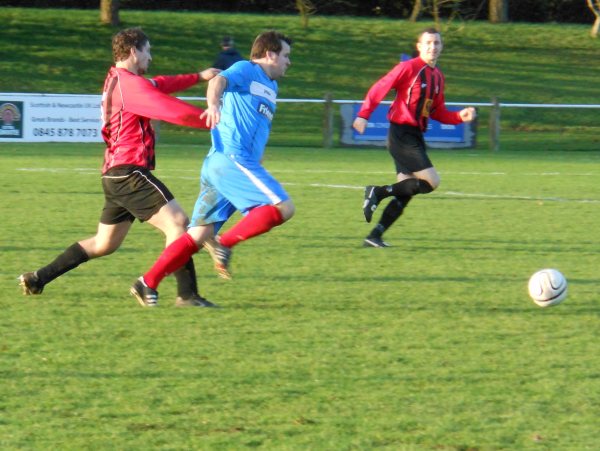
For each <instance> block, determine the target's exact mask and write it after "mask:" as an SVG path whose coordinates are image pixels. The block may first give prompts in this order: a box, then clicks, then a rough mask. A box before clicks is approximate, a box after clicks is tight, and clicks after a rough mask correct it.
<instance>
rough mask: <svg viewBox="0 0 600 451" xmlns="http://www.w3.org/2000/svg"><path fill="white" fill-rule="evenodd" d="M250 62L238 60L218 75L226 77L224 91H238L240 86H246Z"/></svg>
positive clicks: (248, 79) (248, 78)
mask: <svg viewBox="0 0 600 451" xmlns="http://www.w3.org/2000/svg"><path fill="white" fill-rule="evenodd" d="M251 70H252V63H251V62H250V61H238V62H237V63H235V64H233V65H232V66H231V67H229V69H227V70H224V71H223V72H221V73H220V74H219V75H220V76H222V77H225V78H226V79H227V87H226V88H225V91H238V90H239V88H240V87H242V86H248V82H249V81H250V74H251Z"/></svg>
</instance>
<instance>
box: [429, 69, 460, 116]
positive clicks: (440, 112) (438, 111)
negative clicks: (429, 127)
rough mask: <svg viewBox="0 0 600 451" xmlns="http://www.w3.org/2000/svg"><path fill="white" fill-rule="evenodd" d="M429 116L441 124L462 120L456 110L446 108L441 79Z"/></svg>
mask: <svg viewBox="0 0 600 451" xmlns="http://www.w3.org/2000/svg"><path fill="white" fill-rule="evenodd" d="M430 116H431V118H432V119H435V120H436V121H438V122H441V123H442V124H451V125H456V124H460V123H462V121H463V120H462V118H461V117H460V114H459V112H458V111H450V110H448V109H447V108H446V99H445V98H444V85H443V80H442V87H441V91H440V94H439V95H438V96H436V99H435V102H434V103H433V105H432V106H431V113H430Z"/></svg>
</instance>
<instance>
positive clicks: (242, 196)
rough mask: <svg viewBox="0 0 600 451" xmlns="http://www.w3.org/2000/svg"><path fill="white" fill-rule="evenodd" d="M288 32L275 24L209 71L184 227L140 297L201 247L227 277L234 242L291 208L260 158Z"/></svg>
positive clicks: (144, 281)
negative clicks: (205, 143) (239, 57)
mask: <svg viewBox="0 0 600 451" xmlns="http://www.w3.org/2000/svg"><path fill="white" fill-rule="evenodd" d="M291 43H292V41H291V39H289V38H288V37H287V36H285V35H283V34H281V33H279V32H277V31H267V32H264V33H261V34H260V35H258V36H257V38H256V39H255V40H254V44H253V45H252V51H251V54H250V61H239V62H237V63H235V64H234V65H233V66H231V67H230V68H229V69H227V70H225V71H223V72H221V73H220V74H218V75H217V76H216V77H215V78H213V79H212V80H211V81H210V82H209V84H208V89H207V92H206V97H207V104H208V108H207V109H206V110H205V112H204V113H203V114H202V116H201V117H202V118H204V117H206V121H207V124H208V126H209V127H211V128H212V131H211V133H212V147H211V149H210V151H209V152H208V155H207V156H206V159H205V160H204V164H203V166H202V171H201V176H200V194H199V196H198V199H197V201H196V205H195V206H194V214H193V216H192V220H191V223H190V226H189V228H188V231H187V233H185V234H184V235H183V236H182V237H181V238H179V239H177V240H176V241H175V242H173V243H172V244H170V245H169V246H168V247H167V248H166V249H165V250H164V251H163V253H162V254H161V256H160V257H159V258H158V260H157V261H156V262H155V263H154V265H153V266H152V268H151V269H150V270H149V271H148V272H147V273H146V274H144V276H143V277H140V278H139V279H138V280H137V281H136V282H135V284H134V285H133V286H132V287H131V293H132V294H133V295H134V296H136V297H137V298H138V299H140V298H141V299H144V298H145V297H146V296H153V297H157V296H158V293H157V292H156V290H157V288H158V284H159V283H160V281H161V280H162V279H163V278H164V277H165V276H167V275H168V274H171V273H172V272H174V271H176V270H177V269H178V268H179V267H180V266H182V265H183V264H185V262H187V261H188V260H189V258H190V256H191V255H193V254H194V253H196V252H197V251H198V250H199V249H200V248H201V247H202V246H204V247H206V249H207V250H208V251H209V253H210V255H211V257H212V258H213V261H214V263H215V269H216V270H217V272H218V273H219V275H220V276H221V277H223V278H226V279H229V278H231V274H230V272H229V261H230V258H231V248H232V247H234V246H235V245H236V244H238V243H239V242H240V241H244V240H247V239H249V238H252V237H254V236H257V235H261V234H263V233H266V232H268V231H269V230H271V229H272V228H273V227H276V226H278V225H280V224H283V223H284V222H285V221H287V220H289V219H290V218H291V217H292V216H293V215H294V210H295V207H294V204H293V203H292V201H291V199H290V197H289V195H288V194H287V193H286V191H285V190H284V189H283V187H282V186H281V184H280V183H279V182H278V181H277V180H276V179H275V178H274V177H273V176H272V175H271V174H269V173H268V172H267V170H266V169H265V168H264V167H263V166H262V164H261V160H262V157H263V153H264V150H265V146H266V144H267V140H268V138H269V133H270V131H271V122H272V120H273V115H274V114H275V108H276V100H277V80H278V79H280V78H281V77H283V75H284V74H285V72H286V70H287V68H288V67H289V66H290V64H291V63H290V51H291V48H290V46H291ZM236 210H239V211H240V212H242V214H243V215H244V217H243V218H242V220H241V221H240V222H238V223H237V224H235V225H234V226H233V227H232V228H231V229H229V230H228V231H227V232H225V233H223V234H222V235H221V236H220V237H218V238H217V237H215V235H216V234H217V232H218V231H219V229H220V228H221V227H222V225H223V224H224V223H225V221H227V220H228V219H229V218H230V217H231V215H232V214H233V213H234V212H235V211H236Z"/></svg>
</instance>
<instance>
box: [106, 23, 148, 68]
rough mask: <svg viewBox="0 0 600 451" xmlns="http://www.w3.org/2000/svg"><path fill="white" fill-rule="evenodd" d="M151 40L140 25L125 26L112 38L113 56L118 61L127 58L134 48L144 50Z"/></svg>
mask: <svg viewBox="0 0 600 451" xmlns="http://www.w3.org/2000/svg"><path fill="white" fill-rule="evenodd" d="M148 41H149V39H148V36H146V33H144V32H143V31H142V29H141V28H140V27H133V28H125V29H124V30H121V31H119V32H118V33H117V34H115V35H114V36H113V38H112V51H113V58H114V60H115V62H116V63H118V62H119V61H123V60H126V59H127V58H128V57H129V53H130V52H131V49H132V48H134V47H135V48H136V49H138V50H142V48H143V47H144V46H145V45H146V43H147V42H148Z"/></svg>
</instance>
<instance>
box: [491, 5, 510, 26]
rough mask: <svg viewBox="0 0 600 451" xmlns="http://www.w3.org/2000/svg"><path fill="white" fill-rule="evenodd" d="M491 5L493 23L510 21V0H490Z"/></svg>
mask: <svg viewBox="0 0 600 451" xmlns="http://www.w3.org/2000/svg"><path fill="white" fill-rule="evenodd" d="M489 7H490V8H489V16H488V17H489V21H490V22H491V23H503V22H508V0H490V3H489Z"/></svg>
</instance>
